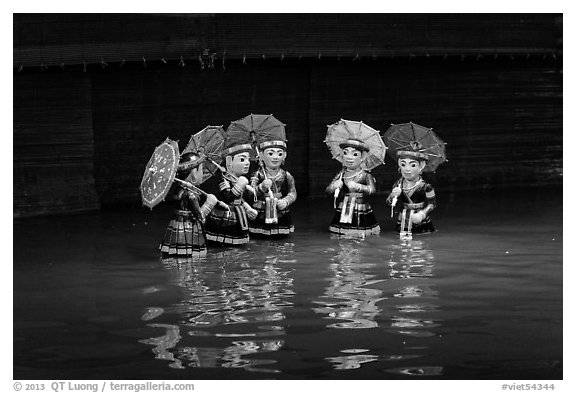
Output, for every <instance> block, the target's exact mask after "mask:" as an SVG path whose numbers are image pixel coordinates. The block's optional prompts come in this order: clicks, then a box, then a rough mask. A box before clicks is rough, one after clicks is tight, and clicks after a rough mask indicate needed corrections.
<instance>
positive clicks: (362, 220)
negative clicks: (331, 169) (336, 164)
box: [326, 170, 380, 236]
mask: <svg viewBox="0 0 576 393" xmlns="http://www.w3.org/2000/svg"><path fill="white" fill-rule="evenodd" d="M343 171H344V170H343ZM341 174H342V180H343V182H344V185H343V186H342V189H341V190H340V193H339V195H338V199H337V200H336V202H337V207H336V213H335V214H334V217H333V218H332V222H331V224H330V227H329V230H330V232H333V233H337V234H339V235H353V236H358V235H360V236H364V235H375V234H378V233H380V225H378V221H377V220H376V216H375V215H374V213H373V212H372V207H371V206H370V204H369V203H368V200H367V196H369V195H372V194H374V193H375V192H376V185H375V184H376V181H375V180H374V177H373V176H372V175H371V174H370V173H369V172H367V171H364V170H361V171H359V172H358V173H357V174H356V175H355V176H353V177H349V178H348V177H347V175H346V172H345V171H344V172H342V171H341V172H339V173H338V174H337V175H336V176H335V177H334V179H332V182H334V181H335V180H337V179H340V177H341ZM352 180H353V181H355V182H356V183H359V184H362V185H364V186H365V187H363V190H361V192H350V189H349V188H348V182H349V181H352ZM334 191H335V189H334V188H333V187H332V186H331V185H329V186H328V187H327V188H326V192H327V193H328V194H330V195H334ZM342 209H345V213H346V212H350V213H351V215H352V220H351V222H350V223H343V222H341V218H342Z"/></svg>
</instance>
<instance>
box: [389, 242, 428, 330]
mask: <svg viewBox="0 0 576 393" xmlns="http://www.w3.org/2000/svg"><path fill="white" fill-rule="evenodd" d="M388 266H389V267H390V272H389V275H390V278H391V279H392V280H402V281H401V282H403V283H404V285H402V286H400V287H399V288H398V289H397V290H396V291H395V293H393V297H394V298H396V301H395V306H394V309H393V310H392V311H391V312H392V316H391V317H390V327H391V331H393V332H396V333H399V334H403V335H407V336H412V337H431V336H435V335H436V333H434V332H432V331H430V330H429V329H431V328H435V327H438V326H440V325H439V323H438V321H437V320H434V319H432V318H429V317H427V316H428V315H430V313H434V312H436V311H437V305H436V304H435V303H434V301H435V300H436V299H438V293H437V291H436V290H434V289H433V288H432V287H431V286H430V285H429V284H428V280H427V279H429V278H431V277H432V276H433V269H434V253H433V252H432V250H431V249H430V248H429V247H428V246H427V243H426V242H425V241H424V240H415V239H414V240H405V241H401V243H400V244H399V245H398V246H397V247H394V248H392V250H391V253H390V261H389V263H388Z"/></svg>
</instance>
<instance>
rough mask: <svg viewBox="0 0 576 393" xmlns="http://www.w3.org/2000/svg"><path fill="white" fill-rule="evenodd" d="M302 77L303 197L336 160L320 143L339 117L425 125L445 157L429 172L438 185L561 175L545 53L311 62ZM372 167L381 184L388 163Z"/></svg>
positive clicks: (553, 83)
mask: <svg viewBox="0 0 576 393" xmlns="http://www.w3.org/2000/svg"><path fill="white" fill-rule="evenodd" d="M310 80H311V88H310V91H311V98H310V130H311V138H310V145H309V148H310V157H311V159H310V163H309V165H310V168H314V169H315V170H312V169H311V171H310V185H311V186H310V193H311V195H320V194H321V193H322V191H323V188H324V187H325V186H326V185H327V183H328V182H329V181H330V179H331V178H332V177H333V176H334V174H335V173H336V171H337V170H338V168H339V164H338V163H336V162H332V163H331V164H327V163H326V161H327V160H328V157H329V154H328V153H327V152H326V149H325V147H324V146H322V144H321V143H320V142H321V141H322V140H323V137H324V135H325V132H326V125H328V124H331V123H333V122H335V121H337V120H338V119H339V118H345V119H350V120H363V121H364V122H365V123H367V124H369V125H371V126H372V127H374V128H376V129H379V130H380V131H381V133H382V134H383V133H384V132H385V131H386V129H387V128H388V126H389V125H390V123H404V122H409V121H413V122H415V123H417V124H421V125H424V126H428V127H433V128H434V129H435V130H436V131H437V132H438V134H439V135H441V137H442V138H443V139H444V140H445V141H446V142H447V143H448V146H447V154H448V157H449V162H448V163H446V164H443V165H442V166H440V167H439V169H438V170H437V172H436V174H430V175H429V176H428V177H429V179H431V181H434V182H435V183H436V185H437V186H438V187H440V188H443V189H450V190H462V189H485V188H490V187H515V186H529V185H545V184H561V183H562V71H561V69H559V64H558V63H557V62H556V61H554V60H552V59H548V60H543V59H542V58H539V59H530V58H528V59H526V58H523V59H514V60H512V59H511V58H509V57H506V58H505V59H501V58H500V59H494V58H492V57H491V58H490V59H480V60H476V59H475V58H468V59H446V60H443V59H426V58H418V59H413V60H406V59H404V60H398V61H385V62H372V61H370V60H368V61H362V63H361V64H360V63H358V64H355V65H352V66H345V65H344V64H332V65H327V66H322V67H321V66H316V67H313V68H312V74H311V78H310ZM374 175H375V176H376V179H377V181H378V189H379V190H380V191H388V188H389V187H390V185H391V184H392V183H393V181H394V180H395V179H396V177H397V165H396V163H394V162H392V160H388V161H387V164H386V165H385V166H384V167H380V168H378V169H376V170H375V171H374Z"/></svg>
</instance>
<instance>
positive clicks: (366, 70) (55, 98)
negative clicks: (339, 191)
mask: <svg viewBox="0 0 576 393" xmlns="http://www.w3.org/2000/svg"><path fill="white" fill-rule="evenodd" d="M560 67H561V62H560V61H558V60H554V59H552V58H547V59H542V58H528V59H526V58H523V59H514V60H512V59H510V58H509V57H507V58H500V59H494V58H490V59H483V60H476V59H475V58H472V59H460V58H458V59H454V58H453V59H450V58H448V59H446V60H444V59H441V58H440V59H438V58H435V59H426V58H415V59H411V60H410V59H406V58H404V59H396V60H390V59H386V60H384V59H380V60H361V61H358V62H352V61H347V62H344V61H340V62H339V61H336V60H332V61H327V60H323V61H318V60H314V61H310V60H304V59H303V60H300V61H299V60H294V59H293V60H284V61H278V60H275V61H270V60H266V61H263V60H261V61H257V62H256V61H251V62H247V63H246V64H243V63H242V62H241V61H236V62H233V61H231V62H229V64H228V65H227V67H226V69H225V70H223V69H213V70H200V69H199V68H197V67H184V68H182V67H174V66H165V67H161V66H160V67H158V66H156V67H148V68H143V67H141V66H132V67H130V66H128V67H126V68H122V69H103V70H102V69H100V70H96V71H91V72H88V73H82V72H79V73H72V72H66V71H62V72H60V73H45V74H42V73H37V74H27V73H23V74H17V76H16V77H15V78H14V214H15V216H24V215H37V214H53V213H64V212H76V211H86V210H91V209H97V208H98V207H99V206H100V205H103V206H108V205H118V204H130V205H138V204H139V203H140V202H139V201H140V197H139V189H138V187H139V184H140V180H141V177H142V173H143V169H144V166H145V164H146V162H147V161H148V159H149V157H150V155H151V154H152V151H153V150H154V147H155V146H156V145H157V144H159V143H160V142H162V141H163V140H164V139H165V138H166V137H168V136H169V137H170V138H172V139H176V140H179V141H180V146H181V148H183V147H184V146H185V144H186V142H187V140H188V138H189V136H190V134H191V133H194V132H196V131H199V130H200V129H202V128H203V127H205V126H206V125H223V126H224V127H227V126H228V125H229V123H230V121H232V120H236V119H239V118H241V117H244V116H245V115H247V114H249V113H273V114H274V115H275V116H277V117H278V118H279V119H280V120H281V121H283V122H284V123H286V124H287V128H286V130H287V135H288V139H289V155H288V159H287V162H286V166H285V168H286V169H287V170H289V171H290V172H292V174H293V175H294V176H295V178H296V181H297V188H298V192H299V195H300V196H301V197H303V198H304V197H319V196H322V195H324V194H323V192H324V188H325V186H326V184H327V183H328V182H329V181H330V179H331V177H332V176H333V175H334V174H335V172H336V171H337V170H338V168H339V164H337V163H336V162H335V161H333V160H331V159H330V155H329V153H328V151H327V149H326V146H325V145H324V143H323V142H322V141H323V139H324V136H325V133H326V126H327V125H329V124H331V123H333V122H335V121H337V120H338V119H340V118H345V119H351V120H363V121H364V122H366V123H367V124H369V125H371V126H373V127H374V128H376V129H379V130H380V131H381V132H382V133H383V132H384V131H385V130H386V129H387V127H388V125H389V124H390V123H400V122H406V121H414V122H416V123H418V124H422V125H425V126H430V127H433V128H434V129H435V130H436V131H437V132H438V133H439V134H440V135H441V136H442V137H443V138H444V140H445V141H446V142H447V143H448V149H447V151H448V157H449V162H448V163H446V164H444V165H442V166H441V167H440V168H439V169H438V171H437V173H436V174H430V175H429V176H428V178H429V179H430V180H431V181H432V182H433V183H434V185H435V187H436V188H437V189H438V190H454V191H456V190H463V189H486V188H491V187H492V188H501V187H514V186H526V185H536V186H542V185H561V184H562V70H561V68H560ZM374 174H375V176H376V179H377V181H378V189H379V192H381V193H385V192H387V191H388V188H389V186H390V184H391V183H392V182H393V181H394V179H395V178H396V176H397V172H396V164H395V163H394V162H391V161H388V162H387V164H386V165H385V166H383V167H380V168H378V169H376V170H375V171H374Z"/></svg>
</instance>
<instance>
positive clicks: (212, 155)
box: [182, 126, 226, 185]
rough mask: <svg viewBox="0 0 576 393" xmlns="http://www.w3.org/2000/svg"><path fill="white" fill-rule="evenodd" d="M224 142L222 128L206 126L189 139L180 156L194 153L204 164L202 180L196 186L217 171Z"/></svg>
mask: <svg viewBox="0 0 576 393" xmlns="http://www.w3.org/2000/svg"><path fill="white" fill-rule="evenodd" d="M225 140H226V133H225V132H224V128H223V127H222V126H207V127H206V128H204V129H203V130H201V131H198V132H197V133H196V134H194V135H192V136H191V137H190V140H189V141H188V144H187V145H186V147H185V148H184V150H183V151H182V155H184V154H186V153H194V154H196V155H197V156H198V160H199V161H200V160H202V161H201V162H203V163H204V165H203V175H202V180H201V181H200V182H199V183H198V184H196V185H199V184H202V183H204V182H205V181H206V180H208V179H209V178H210V177H211V176H212V175H214V173H216V171H217V170H218V166H219V165H220V164H221V163H222V156H221V153H222V149H223V147H224V142H225Z"/></svg>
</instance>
